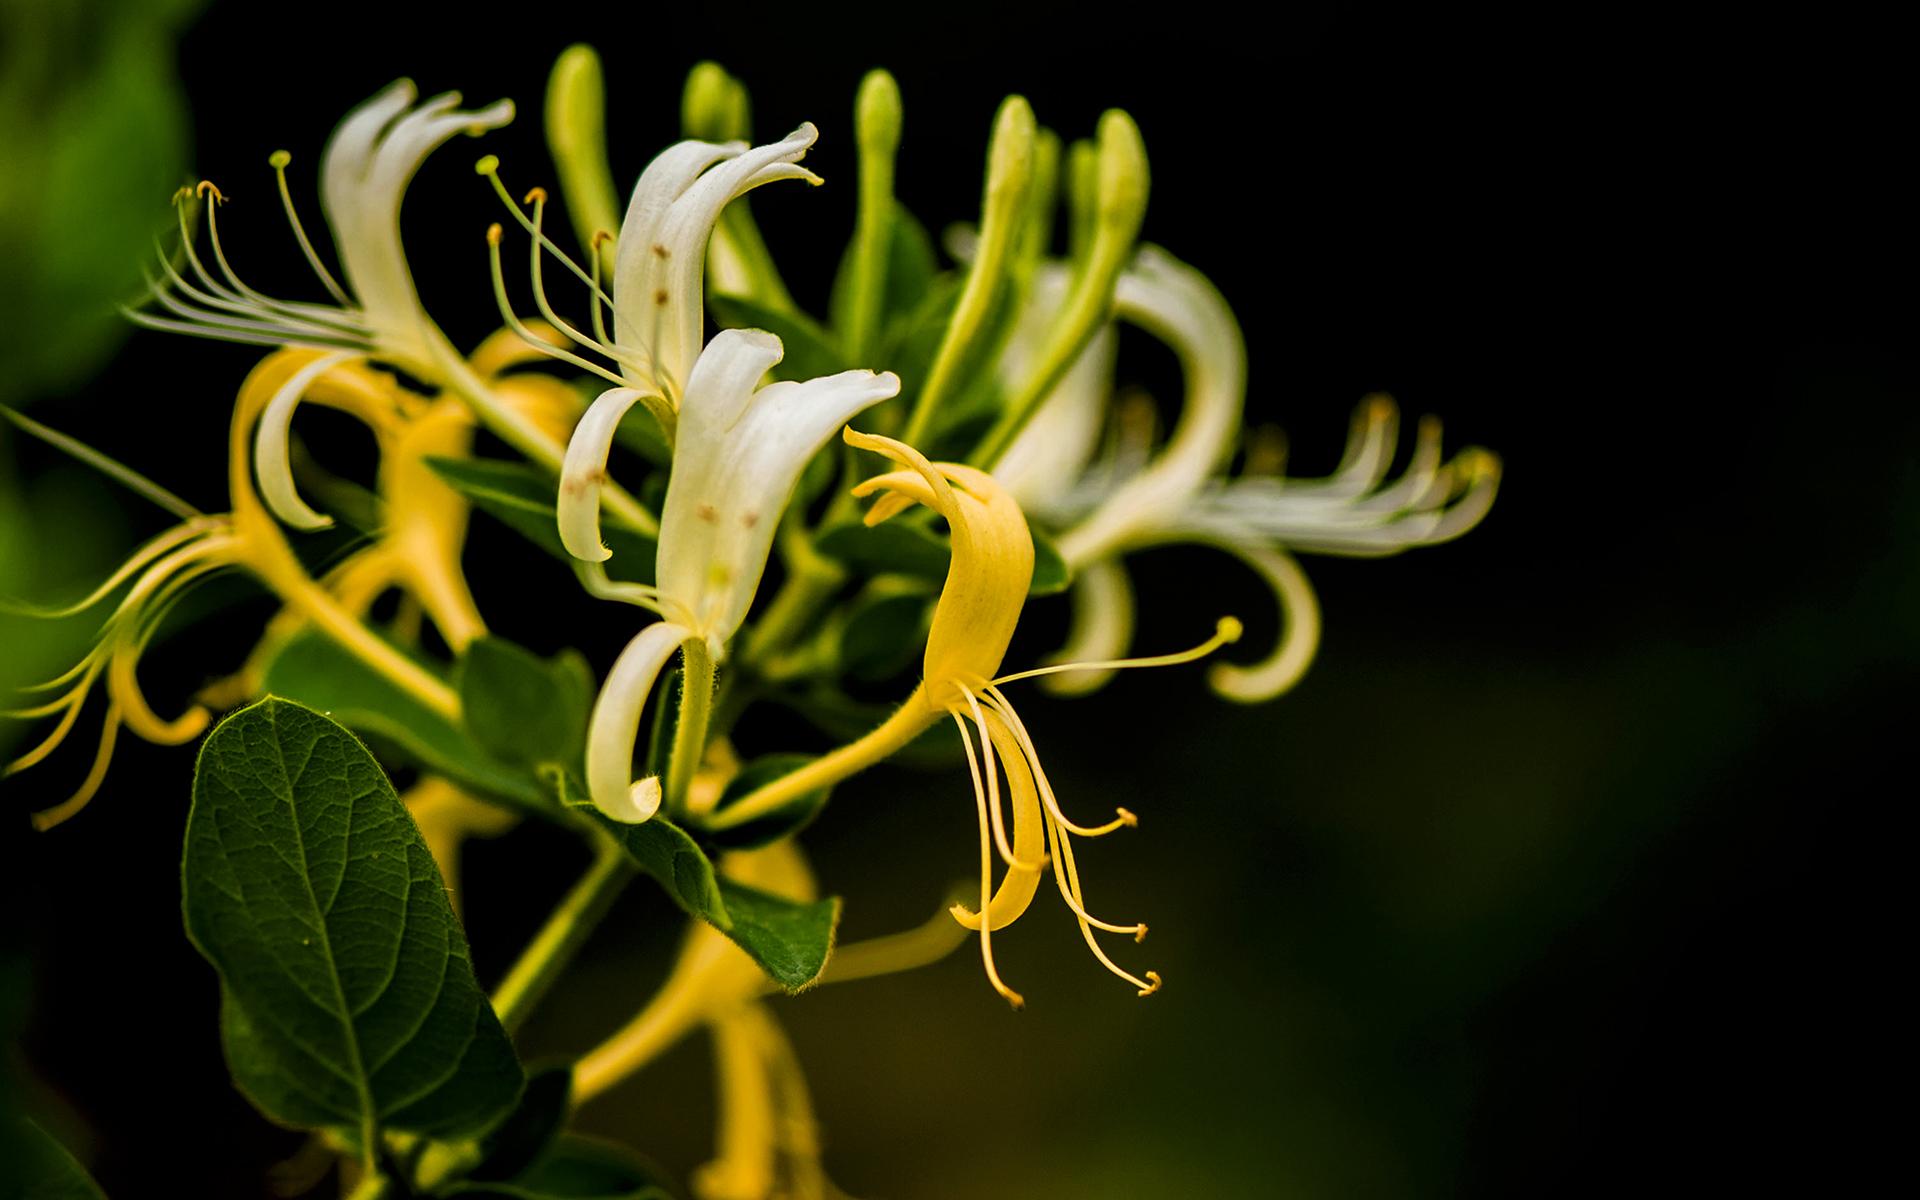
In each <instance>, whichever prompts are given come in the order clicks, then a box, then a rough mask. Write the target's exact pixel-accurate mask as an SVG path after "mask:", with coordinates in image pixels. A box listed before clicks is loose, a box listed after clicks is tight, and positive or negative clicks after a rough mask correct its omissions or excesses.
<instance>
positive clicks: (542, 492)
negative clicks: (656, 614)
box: [427, 458, 654, 583]
mask: <svg viewBox="0 0 1920 1200" xmlns="http://www.w3.org/2000/svg"><path fill="white" fill-rule="evenodd" d="M427 465H428V466H430V467H432V468H433V470H434V473H435V474H436V475H438V476H440V478H441V479H442V480H444V481H446V484H447V486H448V487H450V488H452V489H453V490H454V491H456V492H459V493H460V494H461V495H462V496H465V497H466V498H467V499H468V500H469V501H471V502H472V504H473V506H474V507H475V508H477V509H479V510H480V511H481V512H484V513H487V514H489V515H490V516H493V517H497V518H499V519H500V520H501V521H504V522H505V523H506V524H507V525H508V526H509V527H511V528H512V529H513V531H514V532H515V533H518V534H520V535H521V536H522V537H524V538H526V539H527V540H528V541H530V542H532V543H533V544H534V545H536V546H539V547H540V548H541V549H542V550H545V551H546V552H547V553H549V554H551V555H553V556H554V557H555V558H557V559H559V560H560V561H561V562H565V563H571V562H573V555H571V554H568V553H567V548H566V547H565V546H563V545H561V544H560V525H559V517H558V516H557V515H556V513H555V509H554V501H555V498H556V489H557V485H556V484H555V483H554V481H553V479H552V478H551V477H549V476H547V475H544V474H542V473H541V472H539V471H537V470H535V469H534V468H532V467H530V466H527V465H526V464H525V463H512V462H501V461H498V460H496V459H490V458H428V459H427ZM600 540H601V541H603V542H605V543H606V545H607V549H609V550H611V551H612V552H613V557H612V558H611V559H610V560H608V563H607V569H608V571H609V573H611V574H613V575H614V576H616V577H617V578H620V579H628V580H632V581H634V582H635V583H652V582H653V555H654V541H653V539H652V538H650V537H648V536H647V535H646V534H644V533H641V532H639V531H638V530H633V529H629V528H627V527H626V526H624V525H621V524H620V523H619V522H617V521H615V520H613V519H612V518H610V517H609V518H606V519H605V520H603V521H602V522H601V525H600Z"/></svg>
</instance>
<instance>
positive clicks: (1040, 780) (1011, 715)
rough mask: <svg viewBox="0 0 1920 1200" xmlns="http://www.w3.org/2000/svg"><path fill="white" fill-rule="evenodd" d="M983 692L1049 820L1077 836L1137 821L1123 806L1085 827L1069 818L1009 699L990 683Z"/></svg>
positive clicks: (1093, 834)
mask: <svg viewBox="0 0 1920 1200" xmlns="http://www.w3.org/2000/svg"><path fill="white" fill-rule="evenodd" d="M985 691H986V695H985V696H984V697H983V699H985V700H986V702H987V704H988V705H989V706H990V707H991V708H993V710H994V711H995V712H997V713H999V714H1000V716H1001V717H1002V719H1004V720H1005V721H1006V723H1007V728H1008V729H1009V730H1010V731H1011V732H1012V733H1013V736H1014V739H1015V740H1016V741H1018V742H1019V743H1020V750H1021V752H1022V753H1023V754H1025V755H1026V757H1027V765H1028V766H1029V767H1031V768H1032V769H1033V778H1034V782H1036V783H1037V784H1039V786H1040V799H1041V802H1042V803H1043V804H1044V805H1045V806H1046V809H1047V811H1048V812H1049V813H1051V814H1053V819H1054V820H1056V821H1058V822H1060V825H1061V827H1062V828H1064V829H1066V830H1068V831H1069V832H1072V833H1075V834H1077V835H1079V836H1080V837H1105V836H1106V835H1107V834H1109V833H1117V832H1118V831H1120V830H1122V829H1131V828H1132V827H1133V826H1135V825H1137V824H1138V823H1139V818H1137V817H1135V816H1134V815H1133V814H1132V813H1130V812H1127V810H1126V809H1124V808H1122V809H1116V810H1115V811H1116V812H1117V813H1119V814H1121V815H1119V816H1116V817H1115V818H1114V819H1113V820H1111V821H1108V822H1107V823H1106V824H1105V825H1095V826H1091V827H1089V826H1085V825H1078V824H1075V823H1074V822H1073V821H1071V820H1069V819H1068V817H1067V814H1066V813H1065V812H1063V811H1062V810H1061V808H1060V801H1059V799H1058V798H1057V797H1055V796H1054V794H1053V784H1052V782H1051V781H1050V780H1048V778H1047V772H1046V768H1045V767H1043V766H1041V765H1040V752H1039V750H1037V749H1036V748H1035V747H1034V744H1033V738H1032V737H1031V736H1030V735H1029V734H1028V733H1027V727H1026V725H1025V724H1024V723H1022V722H1021V720H1020V714H1018V713H1016V712H1014V711H1013V704H1012V702H1011V701H1009V700H1008V699H1007V698H1006V696H1005V694H1003V693H1002V692H1001V691H1000V689H998V688H996V687H994V686H993V685H992V684H987V685H986V688H985Z"/></svg>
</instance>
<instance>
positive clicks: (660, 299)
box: [653, 288, 667, 305]
mask: <svg viewBox="0 0 1920 1200" xmlns="http://www.w3.org/2000/svg"><path fill="white" fill-rule="evenodd" d="M653 302H654V303H655V304H661V305H664V304H665V303H666V302H667V289H665V288H661V289H660V290H659V291H657V292H655V293H654V294H653Z"/></svg>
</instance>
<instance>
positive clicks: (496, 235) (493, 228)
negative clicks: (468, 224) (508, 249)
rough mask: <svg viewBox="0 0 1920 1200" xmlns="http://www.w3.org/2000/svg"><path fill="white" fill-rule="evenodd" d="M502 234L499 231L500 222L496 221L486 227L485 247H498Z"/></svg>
mask: <svg viewBox="0 0 1920 1200" xmlns="http://www.w3.org/2000/svg"><path fill="white" fill-rule="evenodd" d="M502 233H503V231H502V230H501V228H500V222H498V221H495V222H494V223H493V224H491V225H489V226H487V245H489V246H498V245H499V244H500V238H501V235H502Z"/></svg>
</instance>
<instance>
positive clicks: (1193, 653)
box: [993, 617, 1245, 685]
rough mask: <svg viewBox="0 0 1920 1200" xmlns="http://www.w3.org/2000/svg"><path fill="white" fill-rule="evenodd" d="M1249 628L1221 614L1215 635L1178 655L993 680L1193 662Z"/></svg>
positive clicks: (1075, 666)
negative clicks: (1063, 672)
mask: <svg viewBox="0 0 1920 1200" xmlns="http://www.w3.org/2000/svg"><path fill="white" fill-rule="evenodd" d="M1243 632H1245V627H1244V626H1242V625H1241V624H1240V620H1239V618H1237V617H1221V618H1220V620H1219V623H1218V624H1217V625H1215V627H1214V631H1213V636H1212V637H1210V638H1208V639H1207V640H1206V641H1204V642H1201V643H1200V644H1199V645H1198V646H1195V647H1194V648H1193V649H1191V650H1181V651H1179V652H1177V653H1174V654H1157V655H1154V656H1153V657H1151V658H1118V659H1110V660H1108V661H1106V662H1081V663H1056V664H1055V665H1053V666H1050V667H1036V668H1034V669H1033V670H1031V671H1020V672H1017V673H1015V674H1012V675H1002V676H1001V677H1000V678H998V679H996V680H994V681H993V683H994V684H995V685H998V684H1002V683H1013V682H1014V681H1016V680H1020V679H1032V678H1035V677H1036V676H1040V675H1057V674H1059V673H1060V672H1062V671H1120V670H1125V669H1127V668H1131V667H1171V666H1177V665H1179V664H1180V663H1190V662H1192V661H1193V660H1194V659H1196V658H1205V657H1206V656H1207V655H1209V654H1212V653H1213V652H1214V651H1215V650H1218V649H1219V648H1220V647H1222V646H1228V645H1232V644H1233V643H1234V642H1237V641H1239V640H1240V635H1241V634H1242V633H1243Z"/></svg>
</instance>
